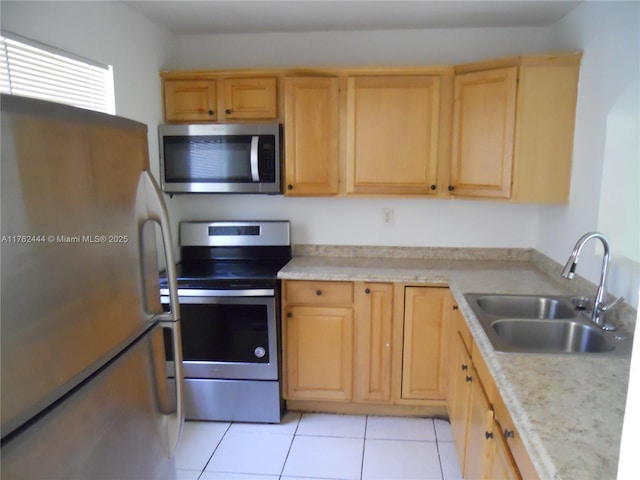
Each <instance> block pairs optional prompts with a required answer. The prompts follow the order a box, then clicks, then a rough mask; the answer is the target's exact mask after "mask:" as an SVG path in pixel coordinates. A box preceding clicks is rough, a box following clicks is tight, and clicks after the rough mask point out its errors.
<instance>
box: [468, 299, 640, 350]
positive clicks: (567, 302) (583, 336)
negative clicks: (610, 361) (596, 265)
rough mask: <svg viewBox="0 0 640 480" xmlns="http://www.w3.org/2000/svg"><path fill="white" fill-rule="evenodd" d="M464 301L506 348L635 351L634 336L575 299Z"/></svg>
mask: <svg viewBox="0 0 640 480" xmlns="http://www.w3.org/2000/svg"><path fill="white" fill-rule="evenodd" d="M465 299H466V300H467V302H468V303H469V306H470V307H471V309H472V310H473V312H474V313H475V314H476V317H477V318H478V320H479V322H480V325H481V326H482V328H483V329H484V331H485V333H486V334H487V337H488V338H489V340H490V341H491V344H492V345H493V347H494V348H495V349H496V350H498V351H502V352H523V353H527V352H528V353H590V354H599V355H616V356H618V355H621V356H624V355H630V353H631V348H632V344H633V338H632V335H631V334H629V333H627V332H626V331H624V330H621V329H618V330H615V331H605V330H602V329H601V328H599V327H598V326H596V325H594V324H593V323H592V322H591V320H590V318H589V317H588V316H587V315H586V314H585V311H584V308H583V307H581V306H580V305H578V306H574V302H573V301H572V298H571V297H564V296H551V295H545V296H540V295H497V294H478V293H468V294H466V295H465Z"/></svg>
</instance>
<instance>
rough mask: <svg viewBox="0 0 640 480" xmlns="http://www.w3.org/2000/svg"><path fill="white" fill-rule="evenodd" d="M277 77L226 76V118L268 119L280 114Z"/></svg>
mask: <svg viewBox="0 0 640 480" xmlns="http://www.w3.org/2000/svg"><path fill="white" fill-rule="evenodd" d="M276 88H277V81H276V79H275V78H225V79H224V112H223V113H224V118H225V119H227V120H237V119H267V118H276V117H277V116H278V105H277V91H276Z"/></svg>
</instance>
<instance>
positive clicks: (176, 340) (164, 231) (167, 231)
mask: <svg viewBox="0 0 640 480" xmlns="http://www.w3.org/2000/svg"><path fill="white" fill-rule="evenodd" d="M138 195H139V197H138V198H143V199H144V204H145V211H144V212H139V213H138V218H139V222H140V223H139V224H140V228H142V225H143V224H144V223H146V222H147V221H149V220H151V221H155V222H157V223H158V224H159V225H160V232H161V235H162V244H163V247H164V248H163V249H164V255H165V263H166V269H167V280H168V286H169V302H170V303H169V311H168V312H165V313H158V314H156V315H155V317H154V318H155V319H156V320H158V322H159V324H160V325H161V326H162V327H164V328H169V329H171V337H172V347H173V354H174V362H173V364H174V369H175V379H176V408H175V411H173V412H171V413H169V414H167V415H166V417H165V418H166V420H167V434H168V437H169V454H170V456H173V454H174V452H175V449H176V447H177V444H178V440H179V438H180V433H181V432H182V425H183V423H184V409H183V397H182V383H183V373H182V336H181V333H180V322H179V320H180V305H179V303H178V282H177V279H176V271H175V262H174V259H173V247H172V245H171V228H170V224H169V215H168V214H167V209H166V207H165V204H164V201H163V200H162V197H161V195H160V189H159V188H158V184H157V183H156V181H155V180H154V179H153V177H152V176H151V175H150V174H149V172H148V171H147V170H145V171H143V172H142V174H141V175H140V180H139V183H138ZM143 277H144V275H143Z"/></svg>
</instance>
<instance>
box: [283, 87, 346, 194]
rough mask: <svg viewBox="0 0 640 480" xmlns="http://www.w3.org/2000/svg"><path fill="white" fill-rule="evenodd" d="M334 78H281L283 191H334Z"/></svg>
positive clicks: (335, 169) (335, 166) (335, 153)
mask: <svg viewBox="0 0 640 480" xmlns="http://www.w3.org/2000/svg"><path fill="white" fill-rule="evenodd" d="M338 92H339V90H338V79H337V77H313V76H302V77H287V78H285V79H284V97H285V105H284V109H285V114H284V118H285V121H284V140H285V151H286V155H285V188H286V194H287V195H291V196H297V195H335V194H336V193H338V135H339V133H338V128H339V123H338V109H339V101H338Z"/></svg>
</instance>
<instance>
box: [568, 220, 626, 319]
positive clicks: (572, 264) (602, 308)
mask: <svg viewBox="0 0 640 480" xmlns="http://www.w3.org/2000/svg"><path fill="white" fill-rule="evenodd" d="M592 238H597V239H598V240H600V242H602V246H603V247H604V254H603V256H602V268H601V270H600V284H599V285H598V289H597V290H596V297H595V299H594V302H593V311H592V312H591V321H592V322H593V323H595V324H596V325H598V326H599V327H601V328H605V321H604V314H605V312H607V311H609V310H611V309H612V308H613V306H614V305H615V304H617V303H618V302H620V301H621V299H618V300H616V301H615V302H612V303H609V304H607V302H606V300H607V272H608V268H609V255H610V251H611V250H610V248H609V241H608V240H607V238H606V237H605V236H604V235H602V234H601V233H599V232H588V233H585V234H584V235H583V236H582V237H580V238H579V239H578V241H577V242H576V245H575V247H573V251H572V252H571V255H569V260H567V263H566V265H565V266H564V269H563V270H562V274H561V275H562V276H563V277H564V278H568V279H569V280H571V279H573V277H574V275H575V272H576V267H577V265H578V260H579V259H580V252H581V251H582V247H584V244H585V243H587V242H588V241H589V240H591V239H592Z"/></svg>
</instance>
